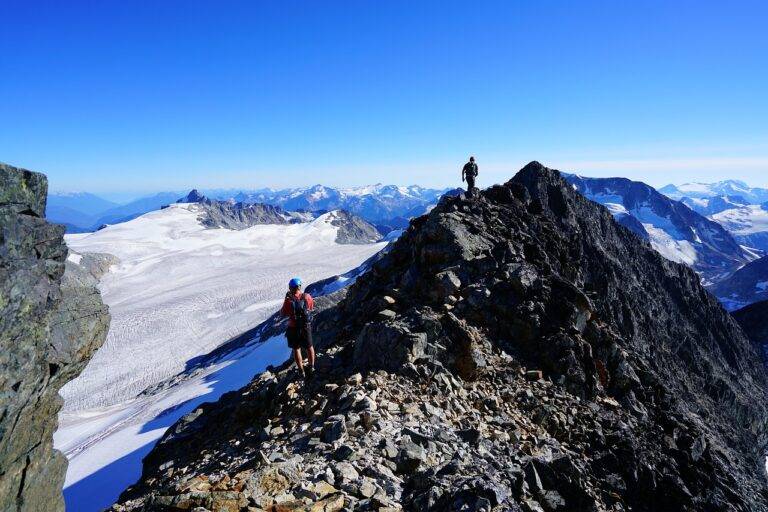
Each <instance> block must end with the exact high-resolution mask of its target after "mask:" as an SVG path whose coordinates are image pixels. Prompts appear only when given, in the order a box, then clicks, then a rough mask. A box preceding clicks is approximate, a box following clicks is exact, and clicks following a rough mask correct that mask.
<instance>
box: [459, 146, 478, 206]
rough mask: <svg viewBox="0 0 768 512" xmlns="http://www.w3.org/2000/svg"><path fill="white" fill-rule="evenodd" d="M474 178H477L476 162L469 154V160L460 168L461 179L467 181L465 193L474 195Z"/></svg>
mask: <svg viewBox="0 0 768 512" xmlns="http://www.w3.org/2000/svg"><path fill="white" fill-rule="evenodd" d="M475 178H477V164H476V163H475V157H474V156H470V157H469V162H467V163H465V164H464V167H463V168H462V169H461V181H464V180H465V179H466V181H467V195H468V196H470V197H471V196H473V195H475Z"/></svg>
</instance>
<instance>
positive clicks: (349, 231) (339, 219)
mask: <svg viewBox="0 0 768 512" xmlns="http://www.w3.org/2000/svg"><path fill="white" fill-rule="evenodd" d="M330 215H332V216H333V220H331V225H332V226H336V227H338V228H339V231H338V233H337V235H336V242H337V243H340V244H372V243H374V242H378V241H379V240H380V239H381V235H380V234H379V231H378V230H377V229H376V228H375V227H373V226H372V225H371V224H369V223H368V222H366V221H364V220H363V219H362V218H360V217H358V216H357V215H353V214H351V213H349V212H347V211H344V210H336V211H333V212H330Z"/></svg>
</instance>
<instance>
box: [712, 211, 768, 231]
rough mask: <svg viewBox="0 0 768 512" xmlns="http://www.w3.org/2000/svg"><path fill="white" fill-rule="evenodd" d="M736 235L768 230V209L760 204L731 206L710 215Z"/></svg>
mask: <svg viewBox="0 0 768 512" xmlns="http://www.w3.org/2000/svg"><path fill="white" fill-rule="evenodd" d="M710 218H711V219H712V220H714V221H715V222H717V223H719V224H720V225H722V226H723V227H724V228H725V229H727V230H728V231H730V232H731V233H733V234H734V235H742V236H743V235H753V234H755V233H765V232H768V210H765V209H763V207H761V206H760V205H748V206H742V207H739V208H731V209H730V210H725V211H723V212H720V213H717V214H715V215H712V216H711V217H710Z"/></svg>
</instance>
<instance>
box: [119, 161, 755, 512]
mask: <svg viewBox="0 0 768 512" xmlns="http://www.w3.org/2000/svg"><path fill="white" fill-rule="evenodd" d="M316 345H317V347H318V349H319V359H318V362H317V369H316V372H315V376H314V377H313V380H311V381H310V382H309V383H306V384H304V383H301V382H299V381H298V380H297V375H296V371H295V369H294V368H293V366H292V365H290V364H289V363H286V364H284V365H282V366H280V367H279V368H271V369H270V370H269V371H267V372H265V373H263V374H261V375H259V376H257V377H256V378H255V379H254V380H253V381H252V382H251V384H249V385H248V386H246V387H245V388H243V389H241V390H239V391H236V392H232V393H228V394H227V395H224V396H223V397H222V399H221V400H220V401H219V402H218V403H215V404H206V405H203V406H202V407H200V408H198V409H196V410H195V411H194V412H193V413H191V414H190V415H188V416H186V417H185V418H183V419H182V420H181V421H179V422H178V423H177V424H176V425H174V426H173V427H171V428H170V429H169V430H168V431H167V432H166V434H165V436H164V437H163V439H162V440H161V441H160V442H159V443H158V444H157V445H156V447H155V448H154V450H153V451H152V452H151V453H150V454H149V455H148V456H147V457H146V458H145V460H144V471H143V476H142V478H141V480H140V481H139V482H138V483H137V484H136V485H134V486H133V487H131V488H129V489H128V490H127V491H126V492H125V493H124V494H123V496H122V497H121V502H120V504H118V505H115V506H114V507H113V510H115V511H136V510H142V511H150V510H152V511H154V510H158V511H160V510H191V509H194V508H195V507H198V506H199V507H205V509H207V510H211V511H223V510H255V511H259V510H353V509H354V510H387V511H389V510H398V509H400V507H402V508H405V509H407V510H414V511H417V510H418V511H435V512H437V511H459V510H467V511H480V510H486V511H502V510H503V511H518V510H524V511H547V512H549V511H561V510H562V511H565V510H568V511H629V510H633V511H644V512H651V511H661V510H664V511H666V510H670V511H672V510H674V511H690V512H693V511H702V510H706V511H741V512H747V511H767V510H768V492H767V489H766V479H765V473H764V468H763V461H764V455H765V449H766V444H767V443H768V437H767V436H766V424H767V422H768V409H767V407H768V406H767V405H766V404H767V403H768V402H767V401H766V399H768V396H767V395H768V377H766V372H765V369H764V367H763V366H762V364H761V362H760V358H759V355H758V353H757V352H756V350H755V349H754V347H753V346H752V345H751V344H750V342H749V341H748V340H747V339H746V337H745V336H744V334H743V333H742V331H741V329H739V327H738V326H737V324H736V323H735V321H734V320H733V319H732V318H731V317H730V316H729V315H728V314H727V313H726V312H725V311H724V310H723V309H722V308H721V307H720V305H719V304H718V303H717V301H716V300H715V299H714V298H713V297H712V296H711V295H709V294H708V293H707V292H706V291H705V290H704V288H702V286H701V285H700V282H699V279H698V276H697V275H696V274H695V273H694V272H693V271H692V270H691V269H689V268H688V267H686V266H684V265H681V264H677V263H673V262H671V261H669V260H666V259H664V258H663V257H661V256H660V255H659V254H658V253H656V252H655V251H654V250H652V249H651V247H650V245H649V244H648V243H647V242H645V241H643V240H642V239H640V238H638V237H637V236H635V235H634V234H633V233H632V232H630V231H629V230H628V229H626V228H624V227H622V226H620V225H619V224H617V223H616V222H615V221H614V219H613V218H612V217H611V215H610V213H609V212H608V211H607V210H606V209H605V208H603V207H601V206H599V205H597V204H595V203H593V202H592V201H589V200H587V199H585V198H584V197H583V196H581V195H580V194H578V193H577V192H575V191H574V190H573V188H572V187H570V186H569V185H568V184H567V183H566V182H565V181H564V180H563V179H562V178H561V177H560V176H559V174H558V172H557V171H552V170H550V169H547V168H544V167H543V166H541V165H540V164H538V163H536V162H533V163H531V164H529V165H527V166H526V167H525V168H524V169H523V170H521V171H520V172H519V173H518V174H517V175H516V176H515V177H514V178H513V179H512V180H510V181H509V182H507V183H506V184H504V185H497V186H494V187H491V188H489V189H487V190H485V191H483V192H481V193H480V194H479V195H478V197H476V198H473V199H470V200H466V199H465V198H462V197H458V198H443V199H442V200H441V201H440V203H439V204H438V205H437V206H436V207H435V209H434V210H432V211H431V212H430V214H429V215H427V216H424V217H420V218H418V219H415V220H414V221H413V222H412V223H411V226H410V227H409V229H408V230H407V231H406V232H405V233H404V234H403V235H402V236H401V237H400V238H399V239H398V241H397V242H395V243H394V244H393V246H392V248H391V250H390V251H389V252H388V253H387V254H385V255H384V256H383V257H382V258H381V259H380V260H379V261H377V262H376V263H374V264H373V266H372V268H371V270H370V271H368V272H367V273H365V274H363V275H361V276H359V277H358V278H357V280H356V282H355V283H354V284H353V285H352V286H351V287H350V288H349V289H348V291H347V292H346V296H345V297H344V298H343V300H341V302H339V303H338V305H336V306H334V307H330V308H328V309H325V310H324V311H323V312H322V313H320V314H318V315H317V318H316ZM248 507H251V508H250V509H249V508H248Z"/></svg>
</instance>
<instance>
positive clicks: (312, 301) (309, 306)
mask: <svg viewBox="0 0 768 512" xmlns="http://www.w3.org/2000/svg"><path fill="white" fill-rule="evenodd" d="M307 309H310V310H311V309H315V299H313V298H312V296H311V295H310V294H307Z"/></svg>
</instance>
